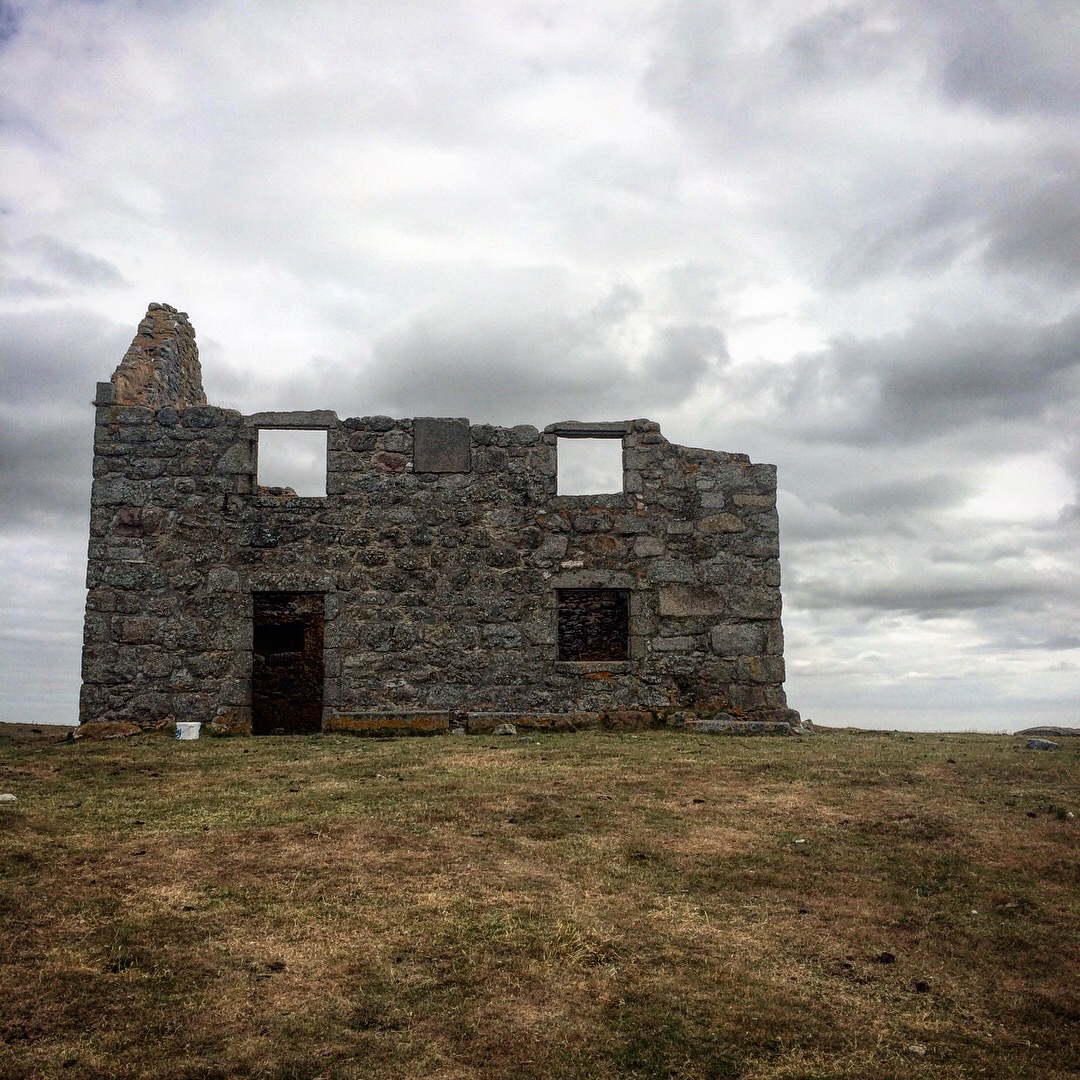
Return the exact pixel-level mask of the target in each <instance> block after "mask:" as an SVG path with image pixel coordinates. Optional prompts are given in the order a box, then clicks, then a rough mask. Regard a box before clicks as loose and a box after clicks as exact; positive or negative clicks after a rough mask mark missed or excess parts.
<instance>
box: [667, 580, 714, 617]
mask: <svg viewBox="0 0 1080 1080" xmlns="http://www.w3.org/2000/svg"><path fill="white" fill-rule="evenodd" d="M726 605H727V594H726V591H725V590H722V589H714V588H707V587H705V586H702V585H696V586H690V585H668V586H666V587H664V588H661V589H660V614H661V615H671V616H674V617H676V618H681V619H685V618H689V617H691V616H695V615H705V616H720V615H723V613H724V608H725V607H726Z"/></svg>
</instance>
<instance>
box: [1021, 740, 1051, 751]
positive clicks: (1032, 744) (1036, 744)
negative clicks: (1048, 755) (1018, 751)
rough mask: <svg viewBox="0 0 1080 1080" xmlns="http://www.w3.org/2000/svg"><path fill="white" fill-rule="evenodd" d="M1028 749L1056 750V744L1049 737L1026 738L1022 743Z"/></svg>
mask: <svg viewBox="0 0 1080 1080" xmlns="http://www.w3.org/2000/svg"><path fill="white" fill-rule="evenodd" d="M1024 745H1025V746H1026V747H1027V748H1028V749H1029V750H1056V749H1057V748H1058V744H1057V743H1056V742H1051V741H1050V740H1049V739H1028V741H1027V742H1026V743H1025V744H1024Z"/></svg>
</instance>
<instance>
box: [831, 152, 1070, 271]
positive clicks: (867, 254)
mask: <svg viewBox="0 0 1080 1080" xmlns="http://www.w3.org/2000/svg"><path fill="white" fill-rule="evenodd" d="M1078 188H1080V156H1078V155H1076V154H1075V153H1074V152H1072V151H1071V150H1068V149H1063V148H1061V147H1048V148H1046V149H1045V150H1044V151H1041V152H1040V153H1039V154H1038V155H1037V156H1035V157H1034V158H1033V159H1030V160H1025V161H1023V162H1017V161H1015V160H1013V159H1012V158H1011V157H1009V158H1003V159H1001V160H997V161H989V162H984V163H982V164H981V165H980V166H979V167H977V168H969V169H967V170H965V171H955V170H954V171H951V172H949V173H945V174H940V175H938V176H936V177H935V178H934V179H933V181H932V186H931V187H930V189H929V190H927V191H926V192H925V193H923V194H920V193H919V192H918V190H916V191H914V192H913V193H912V197H911V198H910V199H909V200H908V201H906V202H903V201H902V202H901V203H900V204H899V205H898V206H896V207H894V208H893V209H892V210H891V211H888V212H886V213H885V214H884V215H883V214H882V211H881V210H880V209H879V208H870V209H868V210H866V211H864V213H867V214H868V216H867V219H866V220H865V221H864V223H863V224H861V225H858V226H857V227H856V228H855V229H853V230H852V231H851V233H850V234H849V236H848V237H847V238H846V239H845V241H844V242H843V243H842V244H841V245H840V246H839V247H838V249H837V250H836V251H835V252H834V254H833V255H832V256H831V257H830V258H829V259H828V260H827V262H826V263H825V274H824V280H825V281H826V282H827V283H828V284H831V285H833V286H837V285H838V286H841V287H849V286H852V285H858V284H860V283H864V282H865V281H866V280H867V279H869V278H873V277H877V276H880V275H885V274H894V273H902V274H907V275H912V276H916V277H922V276H925V275H928V274H935V273H939V272H941V271H943V270H945V269H947V268H949V267H950V266H952V265H953V264H954V263H955V262H956V261H957V260H958V259H959V258H961V257H962V256H964V255H965V254H967V253H972V254H974V255H975V256H976V257H978V258H981V259H982V260H983V262H984V265H986V266H987V267H988V268H989V269H990V270H993V271H1009V272H1014V273H1029V272H1035V273H1037V274H1039V275H1040V276H1042V277H1044V278H1046V279H1047V280H1048V282H1051V283H1056V284H1059V285H1062V286H1068V285H1070V284H1074V283H1076V282H1078V281H1080V209H1078V207H1077V201H1076V199H1075V197H1074V195H1073V193H1074V192H1075V191H1076V190H1077V189H1078Z"/></svg>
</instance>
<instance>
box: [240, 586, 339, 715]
mask: <svg viewBox="0 0 1080 1080" xmlns="http://www.w3.org/2000/svg"><path fill="white" fill-rule="evenodd" d="M323 601H324V597H323V594H322V593H301V592H265V593H253V594H252V609H253V616H254V623H255V625H254V641H253V655H252V658H251V733H252V734H253V735H304V734H307V733H309V732H313V731H321V730H322V707H323V624H324V621H325V610H324V609H325V605H324V602H323Z"/></svg>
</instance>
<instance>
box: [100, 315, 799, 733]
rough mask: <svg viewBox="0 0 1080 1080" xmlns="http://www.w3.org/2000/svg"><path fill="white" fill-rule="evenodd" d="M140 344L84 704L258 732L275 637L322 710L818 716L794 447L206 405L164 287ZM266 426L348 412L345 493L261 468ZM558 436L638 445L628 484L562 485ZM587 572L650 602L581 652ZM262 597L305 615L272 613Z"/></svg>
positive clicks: (103, 412)
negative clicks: (797, 677)
mask: <svg viewBox="0 0 1080 1080" xmlns="http://www.w3.org/2000/svg"><path fill="white" fill-rule="evenodd" d="M133 350H134V351H129V356H127V357H125V360H124V361H123V362H122V363H121V365H120V368H118V374H117V376H115V377H114V379H113V381H112V382H110V383H107V384H101V385H99V387H98V394H97V416H96V425H95V445H94V468H93V476H94V482H93V489H92V493H91V521H90V545H89V559H88V566H87V586H88V596H87V608H86V621H85V629H84V652H83V680H84V685H83V692H82V697H81V705H80V716H81V719H82V720H83V722H84V724H90V723H98V722H107V723H108V722H123V723H127V724H135V725H137V726H138V727H141V728H155V727H161V726H163V725H168V724H171V723H173V722H174V721H185V722H186V721H193V722H200V723H203V724H204V725H205V727H204V731H206V732H207V733H208V734H215V733H216V734H237V733H239V734H242V733H246V732H248V731H250V730H251V727H252V702H253V697H252V678H253V672H255V670H256V667H257V665H256V664H255V660H254V657H255V655H256V654H257V653H258V654H259V655H260V656H261V657H263V659H261V660H260V661H259V663H260V664H264V666H265V665H269V668H274V669H275V670H276V668H277V666H278V665H285V666H287V665H288V664H289V663H291V662H292V661H291V660H290V659H289V658H290V657H295V656H296V655H298V654H301V653H303V655H305V656H307V655H309V654H310V655H311V656H313V655H314V652H313V650H314V651H315V652H317V651H318V650H319V649H321V652H322V657H323V665H322V673H321V676H320V675H318V673H317V670H316V668H314V667H313V668H312V671H316V674H315V675H311V674H310V673H309V674H308V675H307V676H305V680H304V681H305V685H308V686H309V690H308V691H307V693H308V695H309V697H310V698H311V700H309V701H307V702H306V705H305V707H306V708H307V707H310V708H311V710H312V712H311V713H310V716H311V717H313V718H314V719H313V720H312V721H311V722H312V723H314V724H316V725H318V724H321V727H322V729H323V730H341V731H344V730H350V731H358V732H362V733H367V734H380V733H398V732H401V733H405V732H410V731H412V732H416V731H427V732H434V731H447V730H449V729H450V722H451V718H453V721H454V726H456V727H460V728H464V729H466V730H468V731H470V732H478V731H490V730H492V729H493V728H494V727H495V726H498V723H512V724H514V726H516V727H518V728H525V729H531V730H572V729H575V728H578V727H583V726H600V725H607V726H614V727H624V726H626V727H633V726H636V725H639V724H644V725H649V724H652V723H660V722H662V721H663V718H664V717H665V716H667V715H668V713H670V712H671V711H672V710H675V711H682V712H685V713H686V715H687V716H691V717H692V716H695V715H696V716H699V717H701V716H706V717H712V716H715V715H717V714H718V713H726V714H728V715H730V716H732V717H734V718H735V719H736V720H737V721H738V722H739V723H769V724H771V723H781V724H782V723H789V724H797V723H798V714H797V713H795V712H794V711H793V710H789V709H788V708H787V703H786V699H785V697H784V691H783V685H782V681H783V663H782V656H781V654H782V651H783V634H782V629H781V625H780V611H781V603H780V588H779V580H780V579H779V563H778V562H777V554H778V541H777V525H776V514H775V491H776V477H775V470H774V469H773V467H772V466H768V465H755V464H752V463H751V462H750V461H749V459H748V458H747V457H746V456H745V455H742V454H731V453H725V452H722V451H716V450H707V449H699V448H693V447H682V446H676V445H673V444H671V443H669V442H668V441H667V440H666V439H665V438H664V437H663V435H662V434H661V433H660V429H659V426H658V425H657V424H656V423H655V422H653V421H649V420H641V419H637V420H626V421H616V422H611V423H606V422H605V423H588V422H577V421H567V422H563V423H558V424H553V425H550V426H549V427H548V428H546V429H544V430H543V432H540V431H538V430H537V429H536V428H533V427H527V426H520V427H512V428H502V427H496V426H494V425H490V424H477V425H473V426H472V427H470V426H469V425H468V421H466V420H464V419H451V420H445V419H433V418H416V419H394V418H392V417H388V416H367V417H351V418H347V419H345V420H339V419H338V417H337V415H336V414H335V413H334V412H332V411H330V410H317V411H307V412H264V413H256V414H254V415H251V416H242V415H240V414H239V413H237V412H234V411H232V410H228V409H220V408H217V407H214V406H211V405H208V404H206V402H205V399H204V397H203V395H202V392H201V374H200V373H199V371H198V367H197V357H196V353H195V351H194V338H193V333H192V332H190V325H189V324H188V323H187V321H186V318H185V317H184V316H182V315H181V314H180V313H179V312H176V311H174V310H173V309H171V308H167V307H164V306H161V305H158V306H154V307H152V309H151V313H150V317H149V322H148V323H147V324H146V326H145V327H144V328H143V329H141V330H140V334H139V335H138V336H137V338H136V342H135V344H134V345H133ZM266 427H295V428H321V429H325V430H326V433H327V464H328V480H327V495H326V497H325V498H298V497H296V496H295V495H293V494H290V493H289V492H287V491H286V490H285V489H282V490H281V491H280V492H278V493H276V494H271V493H269V492H267V491H265V490H263V489H259V488H258V486H257V484H256V480H255V476H254V468H255V447H256V445H257V440H258V432H259V429H260V428H266ZM560 438H563V439H565V438H611V439H618V440H620V441H621V444H622V449H623V460H624V465H625V471H624V476H625V484H626V489H625V490H624V491H623V492H616V493H605V494H598V495H595V496H559V495H557V494H556V475H557V455H558V443H559V440H560ZM575 589H576V590H619V591H622V592H625V599H626V612H627V617H626V618H625V619H624V618H622V617H621V616H620V618H619V619H618V620H611V623H610V625H606V624H605V626H606V628H605V630H604V632H603V633H602V634H600V633H597V634H592V633H591V631H590V633H589V634H588V635H586V636H587V637H588V640H589V642H590V644H589V649H588V650H586V651H585V652H582V651H581V650H578V651H577V652H576V653H575V651H574V649H573V648H569V649H568V650H567V651H566V655H565V656H563V658H562V659H560V644H562V645H564V646H565V645H567V644H570V642H569V638H568V637H567V635H569V636H570V637H573V636H574V635H575V634H577V636H578V637H580V636H581V635H580V632H581V626H580V625H578V624H579V623H580V622H581V620H580V619H578V620H576V621H575V619H568V618H564V619H563V621H562V627H561V629H560V622H559V619H558V595H559V592H560V590H575ZM261 594H291V595H292V596H293V599H292V600H291V601H290V604H292V605H293V606H295V607H296V610H297V611H298V612H300V613H301V614H300V615H297V617H296V618H291V617H290V618H284V617H283V618H282V619H281V620H278V622H280V626H277V624H276V623H275V626H277V628H276V629H275V628H274V626H271V627H269V628H267V626H266V625H263V628H262V629H261V630H259V629H257V624H258V623H259V619H257V618H256V615H255V604H256V599H255V598H256V597H257V596H259V595H261ZM307 594H311V595H312V597H313V598H312V600H311V605H310V612H315V611H317V612H320V613H322V615H321V618H322V619H323V622H322V623H321V631H319V632H321V633H322V635H323V636H322V639H321V644H319V643H317V642H315V643H313V641H311V640H309V638H308V635H309V632H310V633H314V632H315V627H316V625H317V623H316V621H312V619H310V618H309V617H308V616H307V615H304V616H303V617H301V615H302V614H303V612H304V611H308V607H307V606H305V605H307V601H305V600H304V596H305V595H307ZM260 602H261V601H260ZM597 603H598V604H599V600H598V601H597ZM620 603H621V601H620ZM600 607H603V605H602V604H601V605H600ZM600 607H598V608H597V610H600ZM284 610H285V611H286V615H287V614H288V610H291V609H288V608H287V609H284ZM310 612H309V614H310ZM264 623H265V620H264ZM575 627H576V629H575ZM267 635H270V640H269V645H268V644H267V640H268V639H267ZM257 636H258V637H259V640H258V641H256V637H257ZM594 638H595V641H594V640H593V639H594ZM575 640H576V639H575ZM594 647H595V648H594ZM594 651H595V652H596V653H598V654H599V655H597V656H595V657H594ZM575 657H577V658H575ZM581 657H586V658H581ZM264 662H265V663H264ZM260 670H261V669H260ZM316 684H318V685H316ZM320 694H321V696H320ZM260 700H261V699H260ZM275 707H276V706H275ZM260 708H262V706H260ZM497 718H499V719H497ZM282 728H283V725H281V724H279V723H278V722H277V721H276V720H275V719H274V718H273V717H271V718H270V719H269V720H267V721H266V722H265V725H264V729H265V730H270V731H273V730H279V729H282Z"/></svg>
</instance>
